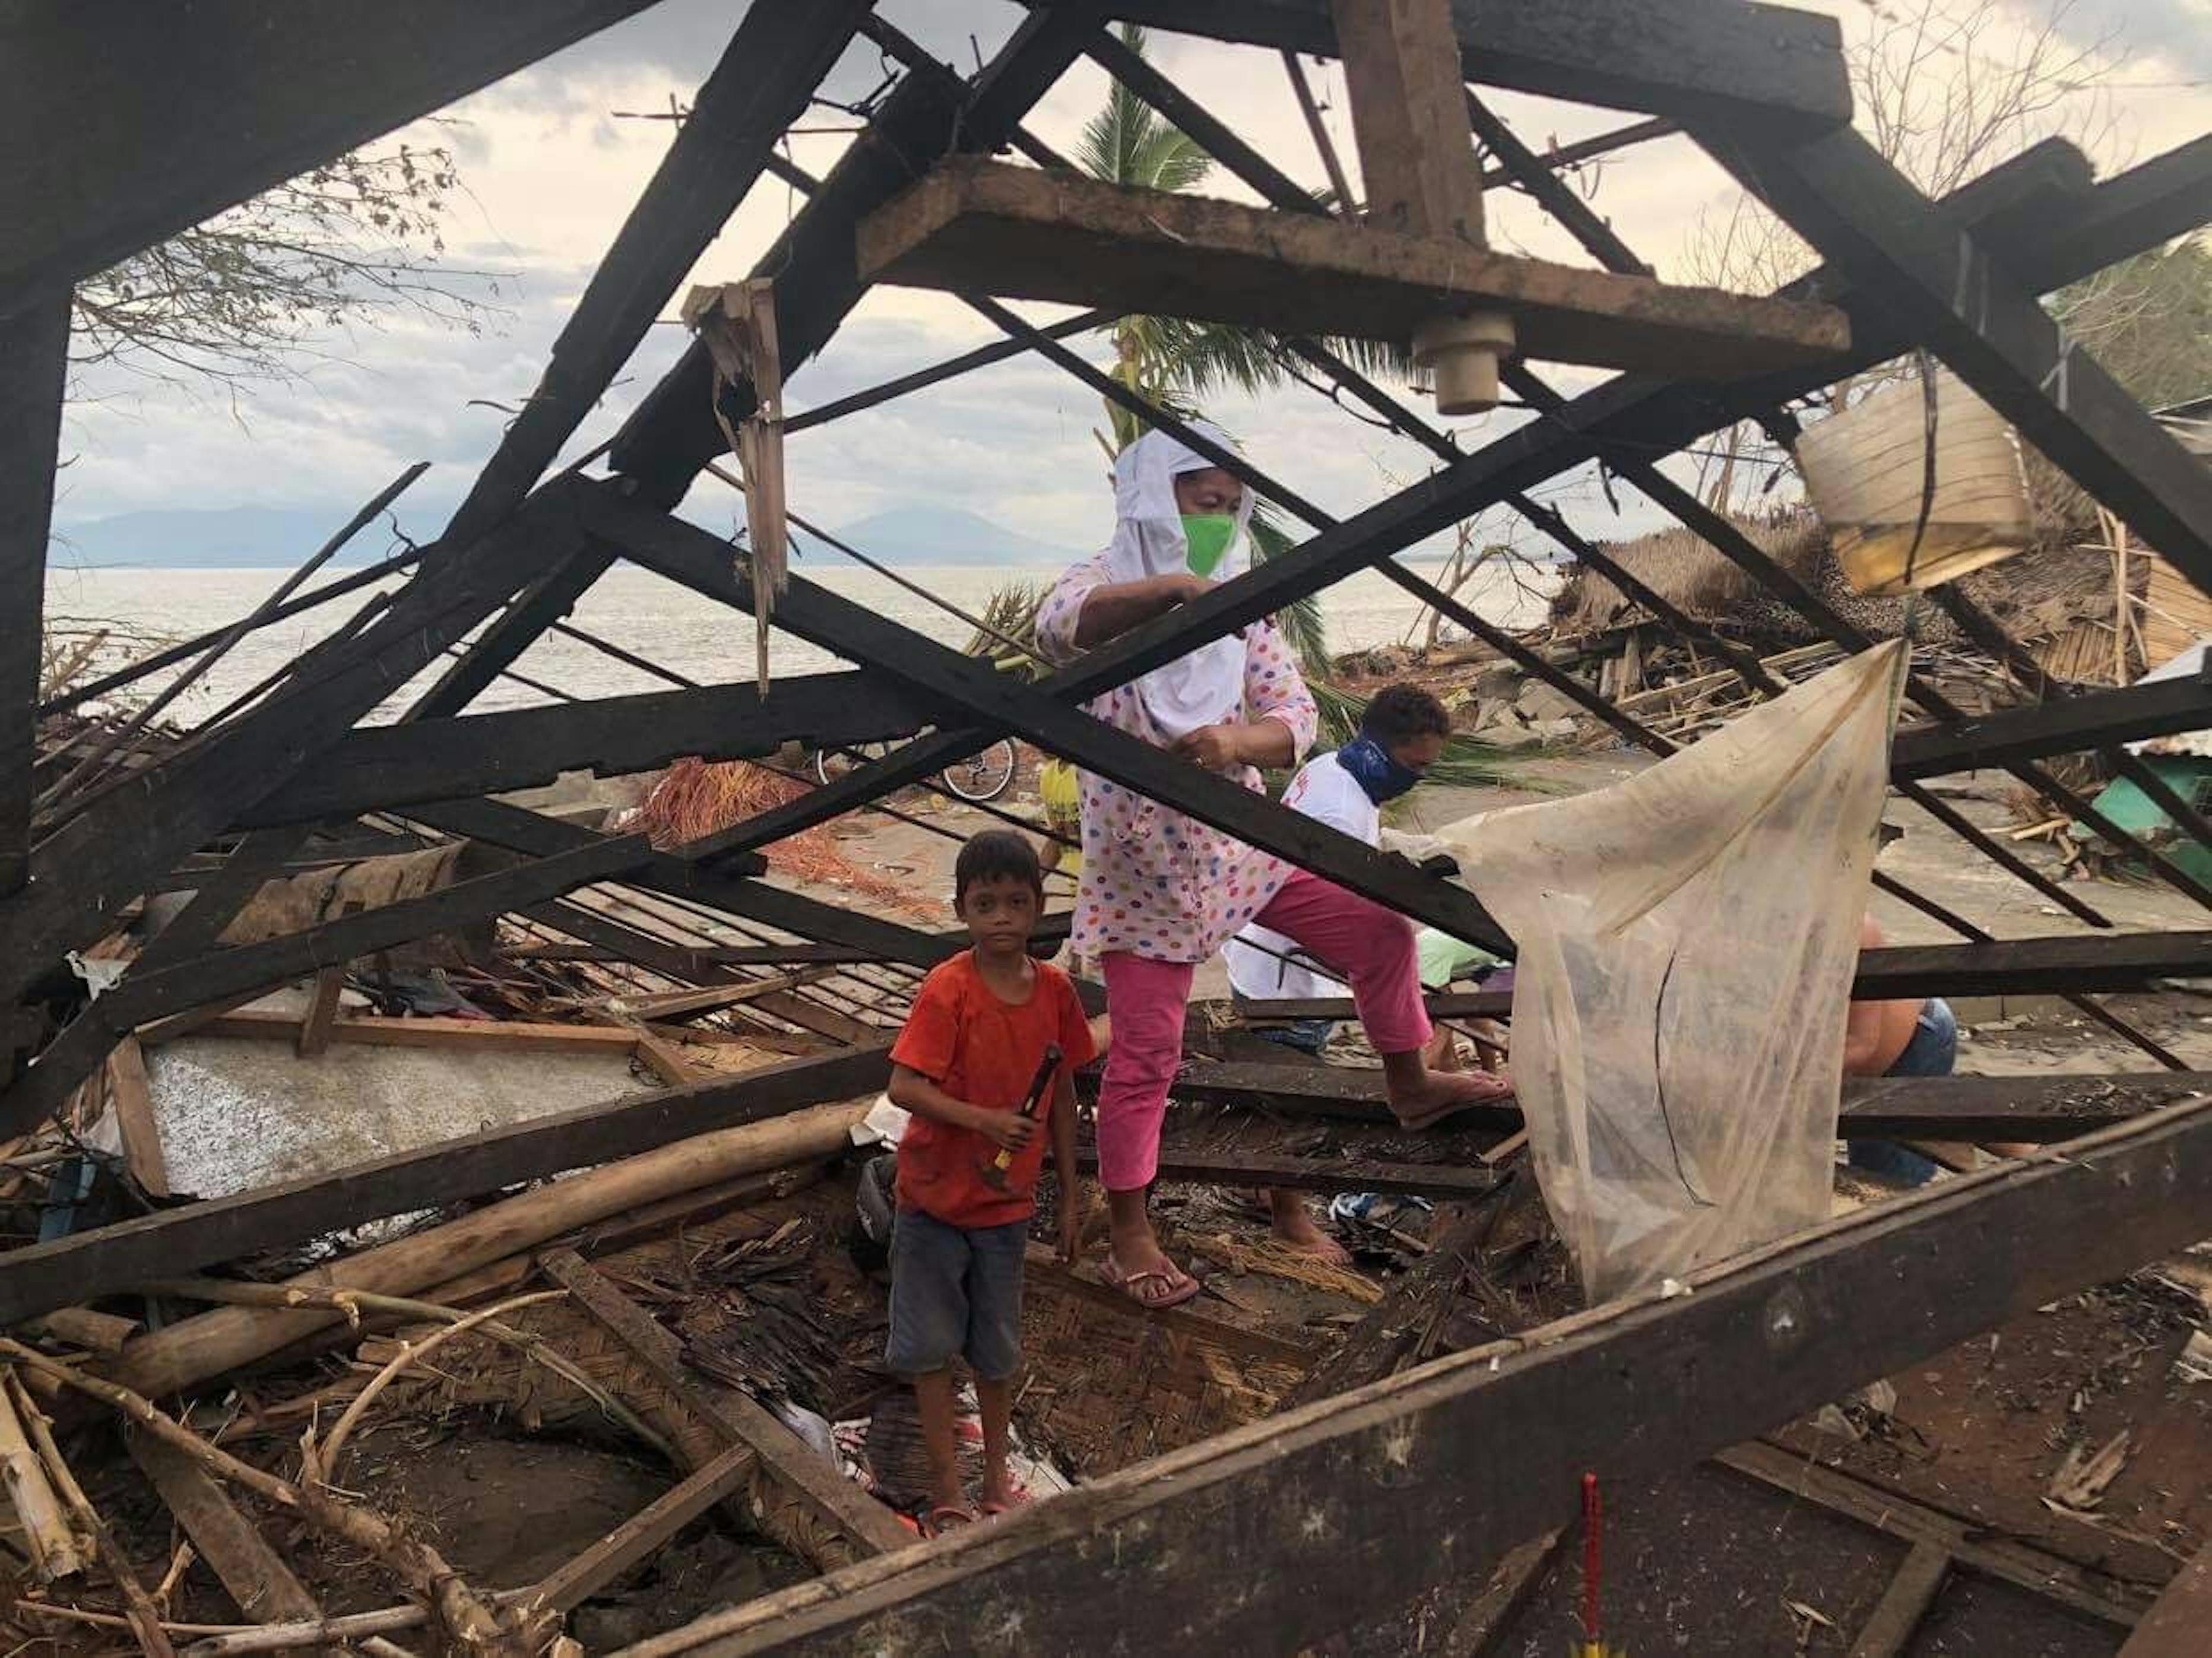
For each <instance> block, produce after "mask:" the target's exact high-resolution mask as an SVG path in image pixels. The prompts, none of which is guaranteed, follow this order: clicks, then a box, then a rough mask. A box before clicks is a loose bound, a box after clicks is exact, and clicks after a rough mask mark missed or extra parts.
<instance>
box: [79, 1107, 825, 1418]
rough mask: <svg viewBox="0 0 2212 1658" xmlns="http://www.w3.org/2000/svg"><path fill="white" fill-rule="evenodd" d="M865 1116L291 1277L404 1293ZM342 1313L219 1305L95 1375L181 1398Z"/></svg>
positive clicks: (762, 1139) (710, 1148)
mask: <svg viewBox="0 0 2212 1658" xmlns="http://www.w3.org/2000/svg"><path fill="white" fill-rule="evenodd" d="M863 1112H864V1108H863V1107H861V1106H859V1105H851V1104H846V1105H823V1106H816V1107H814V1108H811V1109H809V1110H805V1111H797V1112H793V1113H792V1114H790V1115H788V1116H783V1117H775V1118H770V1119H769V1120H767V1121H763V1122H754V1123H744V1124H741V1125H740V1126H738V1127H735V1128H726V1129H722V1130H720V1132H718V1133H712V1134H702V1135H700V1136H698V1137H697V1138H696V1139H689V1140H682V1141H679V1142H678V1143H677V1144H675V1145H665V1146H663V1147H661V1148H660V1149H659V1150H658V1151H647V1152H646V1153H644V1154H643V1155H641V1156H639V1157H629V1158H625V1159H624V1160H623V1161H622V1162H620V1163H609V1164H608V1165H606V1167H605V1168H603V1169H593V1170H592V1172H590V1173H589V1174H584V1175H576V1176H574V1178H573V1179H569V1180H564V1181H555V1182H554V1183H553V1184H551V1185H550V1186H541V1187H536V1188H535V1189H533V1190H531V1191H528V1192H525V1193H522V1194H521V1195H520V1196H519V1197H513V1198H509V1199H507V1201H505V1202H504V1203H496V1204H493V1205H490V1206H488V1207H486V1208H483V1209H480V1210H478V1211H477V1212H475V1213H474V1214H471V1215H467V1216H465V1217H463V1218H461V1219H459V1220H457V1221H453V1222H451V1223H449V1224H447V1225H444V1226H438V1227H433V1228H431V1229H430V1230H427V1231H423V1232H418V1233H416V1234H415V1235H414V1236H411V1237H405V1238H401V1239H398V1240H397V1241H396V1242H392V1243H387V1244H384V1245H382V1246H380V1248H374V1249H368V1250H364V1251H363V1252H362V1253H361V1254H357V1255H352V1256H349V1257H348V1258H346V1259H345V1260H338V1261H333V1262H331V1264H330V1265H329V1266H322V1267H318V1268H317V1269H315V1270H314V1271H313V1272H306V1273H302V1274H301V1276H299V1277H298V1278H295V1279H293V1280H291V1281H292V1283H294V1284H300V1285H304V1286H309V1287H316V1288H325V1289H328V1288H336V1287H343V1288H348V1289H356V1290H368V1291H375V1292H377V1293H379V1294H383V1295H406V1294H408V1293H409V1292H410V1291H416V1290H420V1289H422V1288H425V1287H427V1286H428V1285H431V1284H438V1283H441V1282H443V1281H444V1280H446V1279H447V1278H455V1277H458V1276H459V1275H460V1274H462V1273H464V1272H471V1271H473V1270H475V1269H476V1268H477V1267H479V1266H488V1265H489V1264H490V1263H491V1262H493V1261H495V1260H500V1259H501V1258H502V1257H504V1256H507V1255H512V1254H517V1253H518V1252H520V1251H521V1250H525V1249H528V1248H532V1246H534V1245H536V1244H539V1243H543V1242H545V1240H547V1239H548V1238H551V1237H556V1236H559V1235H560V1234H561V1233H562V1232H566V1231H569V1230H573V1229H574V1228H576V1227H579V1226H586V1225H589V1224H591V1223H592V1222H593V1221H596V1220H601V1219H604V1218H606V1217H608V1216H610V1215H615V1214H619V1213H622V1212H625V1211H627V1210H629V1209H633V1208H635V1207H636V1206H640V1205H642V1204H647V1203H652V1202H654V1201H656V1200H658V1199H662V1198H665V1197H668V1196H670V1195H671V1194H672V1193H678V1192H686V1191H690V1190H691V1189H693V1188H695V1187H701V1186H706V1185H708V1184H711V1183H712V1182H714V1181H724V1180H728V1179H731V1178H732V1177H733V1176H736V1175H750V1174H761V1173H764V1172H766V1171H767V1170H769V1169H781V1168H783V1167H786V1166H787V1165H789V1164H792V1163H805V1162H808V1161H811V1160H813V1159H816V1158H821V1157H829V1156H831V1155H832V1154H834V1153H835V1152H836V1151H839V1150H841V1149H842V1147H844V1146H845V1145H848V1144H849V1143H850V1142H849V1140H848V1133H849V1131H850V1130H851V1128H852V1127H853V1125H854V1124H855V1123H857V1122H858V1121H860V1117H861V1116H862V1114H863ZM344 1317H345V1315H344V1314H343V1312H340V1311H337V1310H335V1309H320V1308H317V1309H302V1310H299V1311H289V1310H284V1309H273V1308H258V1307H252V1308H249V1307H225V1308H222V1309H219V1310H217V1311H216V1312H212V1313H203V1314H201V1315H198V1316H197V1317H195V1318H188V1319H185V1321H182V1322H181V1323H178V1324H173V1325H171V1326H169V1327H167V1329H164V1330H160V1331H156V1332H155V1333H152V1334H150V1335H146V1336H142V1337H140V1338H139V1339H137V1340H136V1341H133V1342H131V1343H130V1344H129V1345H126V1346H125V1348H124V1350H123V1353H122V1356H121V1357H120V1358H119V1359H118V1360H116V1361H115V1362H113V1363H112V1364H109V1365H106V1366H105V1367H103V1368H104V1369H105V1370H106V1374H107V1375H108V1376H111V1377H112V1379H113V1380H114V1381H116V1382H119V1383H121V1384H122V1385H123V1386H125V1387H126V1388H134V1389H136V1390H137V1391H138V1392H140V1393H143V1394H154V1395H156V1396H159V1395H162V1394H172V1393H178V1392H182V1391H184V1390H185V1389H187V1388H191V1387H193V1386H194V1385H196V1384H197V1383H199V1382H204V1381H206V1380H208V1379H209V1378H210V1377H211V1376H221V1375H222V1374H223V1373H224V1372H225V1371H227V1370H234V1369H236V1368H237V1367H238V1366H239V1365H241V1364H245V1363H249V1362H251V1361H252V1360H253V1359H257V1358H259V1357H263V1356H264V1355H266V1354H268V1353H272V1352H274V1351H276V1350H277V1349H278V1348H280V1347H283V1346H285V1345H289V1343H291V1342H295V1341H297V1340H299V1339H301V1337H302V1336H306V1335H310V1334H312V1333H314V1332H315V1331H317V1330H319V1329H323V1328H325V1327H328V1326H330V1325H332V1324H336V1323H338V1322H340V1321H343V1319H344Z"/></svg>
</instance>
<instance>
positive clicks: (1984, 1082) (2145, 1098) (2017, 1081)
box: [1086, 1063, 2212, 1142]
mask: <svg viewBox="0 0 2212 1658" xmlns="http://www.w3.org/2000/svg"><path fill="white" fill-rule="evenodd" d="M1092 1085H1095V1084H1090V1083H1088V1082H1087V1081H1086V1086H1092ZM1174 1094H1175V1097H1176V1098H1177V1099H1182V1100H1189V1101H1194V1102H1206V1103H1209V1104H1215V1105H1248V1106H1253V1107H1256V1108H1266V1109H1268V1110H1273V1111H1281V1112H1285V1113H1287V1114H1292V1115H1304V1116H1317V1117H1342V1118H1345V1119H1346V1120H1347V1121H1358V1122H1373V1123H1380V1124H1384V1125H1387V1124H1389V1123H1390V1122H1393V1121H1395V1119H1394V1118H1393V1117H1391V1116H1390V1114H1389V1101H1388V1100H1387V1098H1386V1097H1385V1096H1384V1093H1383V1084H1382V1073H1381V1072H1370V1071H1352V1070H1347V1069H1340V1068H1331V1067H1325V1066H1280V1065H1218V1064H1212V1063H1200V1064H1194V1065H1191V1066H1187V1067H1186V1068H1185V1069H1184V1070H1183V1072H1182V1073H1181V1074H1180V1075H1178V1076H1177V1077H1176V1083H1175V1089H1174ZM2207 1095H2212V1074H2208V1073H2205V1072H2166V1071H2160V1072H2140V1073H2138V1072H2126V1073H2123V1074H2118V1075H2111V1076H2075V1075H2069V1074H2064V1073H2053V1074H2049V1075H2045V1076H2039V1077H1853V1078H1845V1079H1844V1094H1843V1116H1842V1122H1841V1125H1840V1127H1839V1128H1838V1133H1844V1134H1847V1135H1850V1136H1853V1137H1858V1136H1864V1137H1867V1138H1870V1139H1901V1138H1911V1139H1969V1140H1972V1139H1992V1140H2033V1141H2038V1142H2041V1141H2047V1140H2063V1139H2075V1137H2077V1136H2079V1135H2082V1134H2087V1133H2092V1132H2093V1131H2095V1130H2098V1129H2102V1128H2106V1127H2111V1126H2112V1125H2113V1124H2115V1123H2121V1122H2126V1121H2131V1120H2132V1119H2134V1118H2136V1117H2140V1116H2142V1115H2143V1114H2146V1113H2148V1112H2151V1111H2157V1110H2161V1109H2163V1108H2166V1107H2167V1106H2170V1105H2172V1104H2175V1103H2176V1102H2182V1101H2188V1100H2195V1099H2201V1098H2203V1097H2204V1096H2207ZM1452 1121H1453V1122H1454V1123H1455V1124H1457V1125H1459V1126H1461V1127H1468V1128H1485V1129H1496V1130H1498V1131H1500V1132H1510V1131H1511V1130H1513V1129H1516V1128H1518V1127H1520V1126H1521V1111H1520V1108H1519V1107H1518V1106H1516V1105H1515V1104H1514V1103H1513V1102H1511V1101H1510V1100H1505V1101H1501V1102H1498V1103H1497V1104H1495V1105H1483V1106H1474V1107H1470V1108H1468V1110H1466V1111H1463V1112H1461V1113H1459V1114H1456V1115H1455V1116H1454V1118H1453V1119H1452Z"/></svg>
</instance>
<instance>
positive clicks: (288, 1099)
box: [146, 1036, 657, 1198]
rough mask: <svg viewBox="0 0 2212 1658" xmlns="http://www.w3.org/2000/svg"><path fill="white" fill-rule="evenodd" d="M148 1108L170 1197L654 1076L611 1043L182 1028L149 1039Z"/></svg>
mask: <svg viewBox="0 0 2212 1658" xmlns="http://www.w3.org/2000/svg"><path fill="white" fill-rule="evenodd" d="M146 1070H147V1077H148V1079H149V1084H150V1086H151V1091H152V1096H153V1105H154V1117H155V1122H156V1123H157V1124H158V1125H159V1127H160V1130H161V1148H162V1151H163V1152H164V1153H165V1154H166V1155H167V1159H168V1165H169V1179H170V1183H171V1185H172V1187H173V1188H174V1189H175V1190H176V1192H177V1193H179V1195H182V1194H184V1193H191V1194H192V1195H194V1196H197V1197H202V1198H219V1197H227V1196H229V1195H230V1194H232V1193H237V1192H245V1191H251V1190H252V1189H254V1188H255V1187H264V1186H270V1185H275V1184H276V1183H277V1182H279V1181H289V1180H297V1179H300V1178H301V1177H302V1176H304V1175H319V1174H325V1173H328V1172H330V1171H331V1170H332V1169H342V1168H344V1167H346V1166H347V1165H349V1164H351V1163H364V1162H367V1161H368V1160H369V1159H371V1158H374V1157H386V1156H389V1155H390V1154H392V1153H393V1152H396V1151H408V1150H411V1149H413V1148H415V1147H417V1146H422V1145H431V1144H433V1143H435V1142H436V1141H438V1140H442V1139H453V1138H454V1137H455V1136H457V1135H462V1134H471V1133H476V1132H477V1130H479V1129H482V1128H487V1127H504V1126H506V1125H507V1124H510V1123H516V1122H523V1121H528V1120H530V1119H531V1118H533V1117H542V1116H547V1115H550V1114H552V1113H554V1112H556V1111H568V1110H572V1109H574V1108H576V1107H579V1106H585V1105H592V1104H595V1103H597V1102H599V1101H601V1100H607V1099H612V1098H615V1097H617V1096H620V1095H623V1094H632V1093H637V1092H641V1091H642V1090H646V1089H647V1088H650V1087H653V1086H656V1085H657V1084H653V1083H651V1082H647V1081H646V1080H643V1079H641V1078H638V1077H636V1076H635V1075H633V1074H632V1072H631V1071H630V1066H629V1060H628V1059H627V1057H625V1056H623V1055H621V1054H616V1053H604V1054H599V1053H594V1054H554V1053H509V1052H504V1051H502V1052H499V1053H485V1054H477V1053H471V1052H466V1051H461V1050H456V1049H448V1048H370V1047H364V1046H361V1045H358V1044H355V1043H349V1042H340V1043H337V1044H334V1045H333V1046H331V1048H328V1049H326V1050H325V1052H324V1053H322V1054H319V1055H318V1056H317V1057H315V1058H314V1059H312V1060H303V1059H301V1058H300V1057H299V1056H298V1055H297V1054H295V1053H294V1052H293V1050H292V1048H291V1047H290V1046H289V1044H287V1043H283V1042H249V1041H240V1040H237V1039H234V1038H230V1037H220V1036H186V1037H183V1038H180V1039H179V1040H178V1041H176V1042H167V1043H164V1044H163V1045H161V1047H159V1048H151V1049H149V1050H148V1052H147V1055H146Z"/></svg>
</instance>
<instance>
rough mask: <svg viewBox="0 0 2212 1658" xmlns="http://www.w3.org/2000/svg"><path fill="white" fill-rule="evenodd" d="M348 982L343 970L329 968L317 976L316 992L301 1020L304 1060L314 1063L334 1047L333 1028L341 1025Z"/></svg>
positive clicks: (302, 1054)
mask: <svg viewBox="0 0 2212 1658" xmlns="http://www.w3.org/2000/svg"><path fill="white" fill-rule="evenodd" d="M345 981H346V974H345V969H343V968H342V967H326V968H325V969H323V970H322V971H321V972H319V973H318V974H317V975H315V988H314V992H313V994H312V995H310V996H309V997H308V999H307V1012H306V1014H305V1015H304V1016H303V1017H301V1020H300V1038H299V1042H298V1044H297V1051H298V1053H299V1055H300V1057H301V1059H303V1060H312V1059H313V1058H314V1057H315V1055H316V1054H319V1053H321V1052H322V1051H323V1050H324V1049H325V1048H328V1047H329V1046H330V1045H331V1026H333V1025H335V1024H336V1023H337V1018H338V998H339V997H340V996H341V995H343V993H344V992H345Z"/></svg>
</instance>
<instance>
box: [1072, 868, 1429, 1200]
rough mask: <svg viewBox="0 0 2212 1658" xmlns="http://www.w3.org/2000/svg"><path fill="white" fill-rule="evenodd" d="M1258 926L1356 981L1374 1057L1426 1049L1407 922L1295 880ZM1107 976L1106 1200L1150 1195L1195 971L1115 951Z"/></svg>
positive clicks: (1101, 1107)
mask: <svg viewBox="0 0 2212 1658" xmlns="http://www.w3.org/2000/svg"><path fill="white" fill-rule="evenodd" d="M1252 919H1253V920H1255V921H1256V922H1257V923H1259V924H1260V925H1261V926H1265V927H1268V928H1271V929H1272V930H1273V931H1274V932H1279V933H1281V934H1283V935H1284V936H1285V938H1294V939H1296V940H1297V942H1298V943H1299V944H1303V945H1304V946H1305V948H1306V949H1307V950H1310V951H1311V952H1312V953H1313V954H1314V955H1315V956H1316V957H1318V958H1320V959H1321V960H1322V961H1323V962H1326V963H1328V964H1329V966H1330V967H1332V968H1334V969H1336V970H1337V971H1338V972H1340V973H1341V974H1342V975H1344V976H1345V978H1346V979H1347V980H1349V981H1351V984H1352V999H1353V1001H1354V1002H1355V1003H1356V1004H1357V1005H1358V1009H1359V1023H1361V1025H1363V1026H1364V1028H1365V1029H1366V1031H1367V1040H1368V1041H1369V1042H1371V1043H1373V1044H1374V1047H1375V1051H1376V1053H1378V1054H1404V1053H1409V1052H1413V1051H1416V1050H1418V1049H1420V1048H1425V1047H1427V1046H1428V1042H1429V1037H1430V1035H1431V1028H1430V1025H1429V1016H1428V1012H1427V1010H1426V1009H1425V1008H1424V1007H1423V1006H1422V1005H1421V980H1420V971H1419V966H1418V964H1417V963H1416V962H1415V960H1414V957H1413V923H1412V922H1410V921H1408V920H1407V919H1406V918H1405V917H1404V916H1402V915H1401V914H1398V913H1397V912H1396V911H1395V910H1389V909H1385V908H1383V906H1382V905H1380V904H1378V903H1376V902H1374V901H1373V900H1372V899H1369V898H1362V897H1360V896H1358V894H1356V893H1351V892H1346V890H1344V889H1343V888H1342V887H1340V886H1337V885H1335V884H1334V883H1332V882H1328V881H1324V880H1322V878H1320V877H1319V876H1317V875H1310V874H1308V873H1307V872H1305V871H1304V870H1299V871H1297V872H1293V873H1292V875H1291V878H1290V879H1289V880H1288V881H1286V882H1285V883H1284V884H1283V889H1282V890H1281V891H1279V892H1278V893H1277V894H1276V895H1275V896H1274V898H1273V902H1270V903H1269V904H1268V905H1267V908H1265V909H1263V910H1261V912H1260V913H1259V914H1257V915H1255V916H1254V917H1253V918H1252ZM1104 967H1105V974H1106V1011H1108V1012H1109V1014H1111V1015H1112V1016H1113V1019H1114V1043H1113V1046H1112V1047H1111V1048H1109V1049H1107V1052H1106V1074H1105V1075H1104V1076H1103V1078H1101V1079H1100V1081H1099V1085H1098V1178H1099V1181H1100V1182H1101V1183H1102V1184H1103V1186H1104V1187H1106V1189H1107V1190H1108V1191H1109V1192H1133V1191H1138V1190H1141V1189H1142V1188H1143V1187H1147V1186H1150V1185H1151V1184H1152V1176H1153V1175H1154V1173H1155V1172H1157V1170H1158V1168H1159V1161H1160V1123H1161V1121H1162V1120H1163V1119H1164V1117H1165V1116H1166V1115H1167V1108H1168V1090H1169V1087H1170V1084H1173V1083H1174V1081H1175V1075H1176V1069H1177V1068H1178V1067H1179V1066H1181V1065H1182V1025H1183V1010H1184V1009H1185V1007H1186V1006H1188V1004H1189V1001H1190V981H1191V975H1193V974H1194V973H1195V972H1196V971H1197V969H1196V967H1195V966H1194V964H1193V963H1189V962H1155V961H1150V960H1147V959H1146V957H1142V956H1131V955H1128V954H1127V953H1125V952H1123V951H1119V950H1116V951H1113V952H1111V953H1109V955H1108V956H1107V957H1106V958H1105V962H1104Z"/></svg>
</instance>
